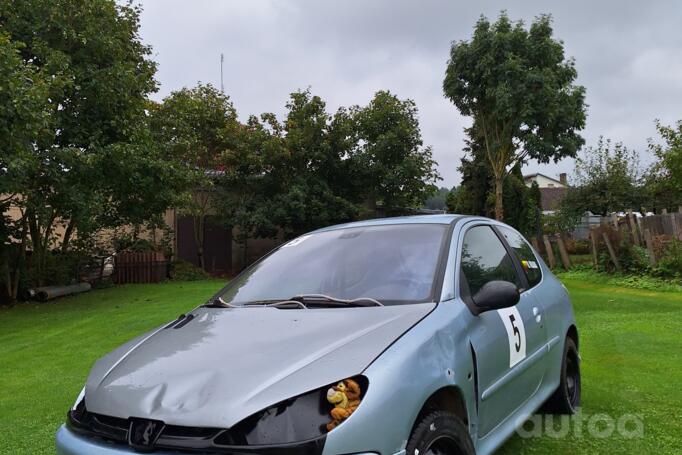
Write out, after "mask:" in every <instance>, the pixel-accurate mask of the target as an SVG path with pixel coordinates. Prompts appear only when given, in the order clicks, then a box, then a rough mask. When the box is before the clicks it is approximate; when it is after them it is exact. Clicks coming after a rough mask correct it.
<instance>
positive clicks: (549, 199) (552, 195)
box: [540, 188, 568, 212]
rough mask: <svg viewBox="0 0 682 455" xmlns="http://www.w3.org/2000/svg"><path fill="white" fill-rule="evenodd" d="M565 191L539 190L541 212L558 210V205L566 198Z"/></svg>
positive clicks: (560, 189) (565, 189)
mask: <svg viewBox="0 0 682 455" xmlns="http://www.w3.org/2000/svg"><path fill="white" fill-rule="evenodd" d="M567 191H568V188H540V201H541V205H542V210H543V211H545V212H546V211H552V210H559V204H561V201H562V200H563V199H564V198H565V197H566V192H567Z"/></svg>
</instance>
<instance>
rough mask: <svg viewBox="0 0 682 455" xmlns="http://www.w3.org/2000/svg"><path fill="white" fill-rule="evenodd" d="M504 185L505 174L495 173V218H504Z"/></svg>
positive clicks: (499, 219)
mask: <svg viewBox="0 0 682 455" xmlns="http://www.w3.org/2000/svg"><path fill="white" fill-rule="evenodd" d="M503 187H504V175H497V173H495V219H496V220H498V221H502V220H504V206H503V204H502V188H503Z"/></svg>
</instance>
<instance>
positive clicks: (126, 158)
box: [0, 0, 181, 283]
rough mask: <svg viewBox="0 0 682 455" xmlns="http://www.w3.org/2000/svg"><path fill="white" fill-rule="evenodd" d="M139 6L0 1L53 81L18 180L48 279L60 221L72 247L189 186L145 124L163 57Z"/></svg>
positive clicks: (36, 265)
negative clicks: (146, 38)
mask: <svg viewBox="0 0 682 455" xmlns="http://www.w3.org/2000/svg"><path fill="white" fill-rule="evenodd" d="M139 15H140V10H139V8H137V7H134V6H130V5H117V4H116V3H115V2H114V1H113V0H90V1H88V2H85V3H84V2H81V1H76V0H57V1H52V0H26V1H21V2H13V1H9V0H0V18H1V19H0V23H1V25H2V28H3V30H4V31H5V32H6V33H7V34H8V35H9V36H11V40H12V41H13V42H14V44H15V46H16V48H17V49H18V50H19V55H20V57H21V60H22V62H23V64H24V65H31V66H33V67H35V68H36V71H38V72H40V74H42V75H43V80H44V81H47V84H48V85H47V90H48V96H47V100H48V103H47V107H46V108H45V110H46V112H47V117H46V118H45V121H44V123H42V124H41V127H40V128H33V129H30V130H29V131H28V132H27V134H28V135H27V137H28V138H29V139H28V140H29V141H30V143H31V147H32V150H31V154H30V160H31V161H33V162H36V163H38V165H37V166H32V167H26V169H30V171H27V172H26V173H25V179H24V181H23V185H22V186H21V187H20V188H18V189H17V190H18V191H20V193H21V198H20V202H19V205H20V206H21V209H22V210H23V213H24V218H23V219H22V223H23V226H24V227H22V229H23V230H24V231H26V230H27V231H28V237H29V239H30V248H31V250H32V254H31V264H30V265H31V268H32V270H34V275H35V277H36V281H37V282H39V283H40V282H42V281H44V280H45V279H46V275H45V273H44V265H45V261H46V258H47V255H48V253H49V250H50V248H51V247H52V246H53V245H54V240H55V239H56V234H55V231H56V228H57V227H58V226H59V225H63V226H64V227H65V233H64V237H63V241H62V249H63V250H64V251H66V250H67V249H69V246H70V241H71V239H72V238H74V237H75V235H76V234H77V236H78V238H79V240H83V239H85V238H87V237H88V236H89V235H91V234H92V233H93V232H96V231H97V230H99V229H101V228H104V227H111V226H112V225H117V224H121V223H125V222H128V221H130V220H133V219H140V218H147V219H148V218H151V217H154V216H157V215H158V214H159V211H162V209H164V210H165V208H166V207H167V206H168V204H169V203H171V201H172V200H174V199H175V196H174V195H172V194H170V193H169V192H168V191H167V189H169V188H174V187H175V188H177V187H180V185H176V184H175V182H173V181H171V180H170V179H171V178H173V179H174V178H175V177H178V178H180V177H181V176H180V175H176V173H175V172H173V168H169V167H163V166H162V165H161V164H160V162H159V161H160V160H161V159H163V157H162V156H160V155H159V151H158V149H157V148H156V147H154V146H153V143H152V142H151V141H149V140H147V139H148V137H147V135H146V133H145V132H144V130H145V128H146V120H147V119H146V115H145V109H146V107H147V96H148V94H150V93H151V92H153V91H154V90H156V82H155V80H154V73H155V71H156V64H155V63H154V62H153V61H151V60H150V59H149V55H150V53H151V49H150V48H149V47H148V46H145V45H144V44H142V42H141V40H140V37H139ZM43 133H44V134H43ZM44 138H49V139H44ZM162 170H163V172H161V173H160V174H158V175H154V176H150V175H149V173H150V172H154V171H162ZM164 177H167V178H164ZM162 178H163V179H164V180H161V179H162ZM180 180H181V179H180ZM156 198H159V199H156ZM140 202H142V203H143V205H142V206H140V205H139V203H140Z"/></svg>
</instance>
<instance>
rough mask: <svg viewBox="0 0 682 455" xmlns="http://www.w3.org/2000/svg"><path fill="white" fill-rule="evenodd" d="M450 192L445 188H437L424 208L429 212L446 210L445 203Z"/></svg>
mask: <svg viewBox="0 0 682 455" xmlns="http://www.w3.org/2000/svg"><path fill="white" fill-rule="evenodd" d="M450 191H451V190H449V189H447V188H445V187H441V188H438V191H436V193H435V194H434V195H433V196H431V197H429V198H428V199H427V200H426V202H425V203H424V207H425V208H427V209H429V210H446V201H447V198H448V195H449V194H450Z"/></svg>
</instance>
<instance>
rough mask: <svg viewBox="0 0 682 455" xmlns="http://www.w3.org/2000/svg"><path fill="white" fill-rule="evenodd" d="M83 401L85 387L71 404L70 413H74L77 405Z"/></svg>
mask: <svg viewBox="0 0 682 455" xmlns="http://www.w3.org/2000/svg"><path fill="white" fill-rule="evenodd" d="M84 399H85V386H83V389H82V390H81V393H79V394H78V398H76V402H75V403H74V404H73V406H72V407H71V410H72V411H75V410H76V408H77V407H78V405H79V404H80V403H81V401H83V400H84Z"/></svg>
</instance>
